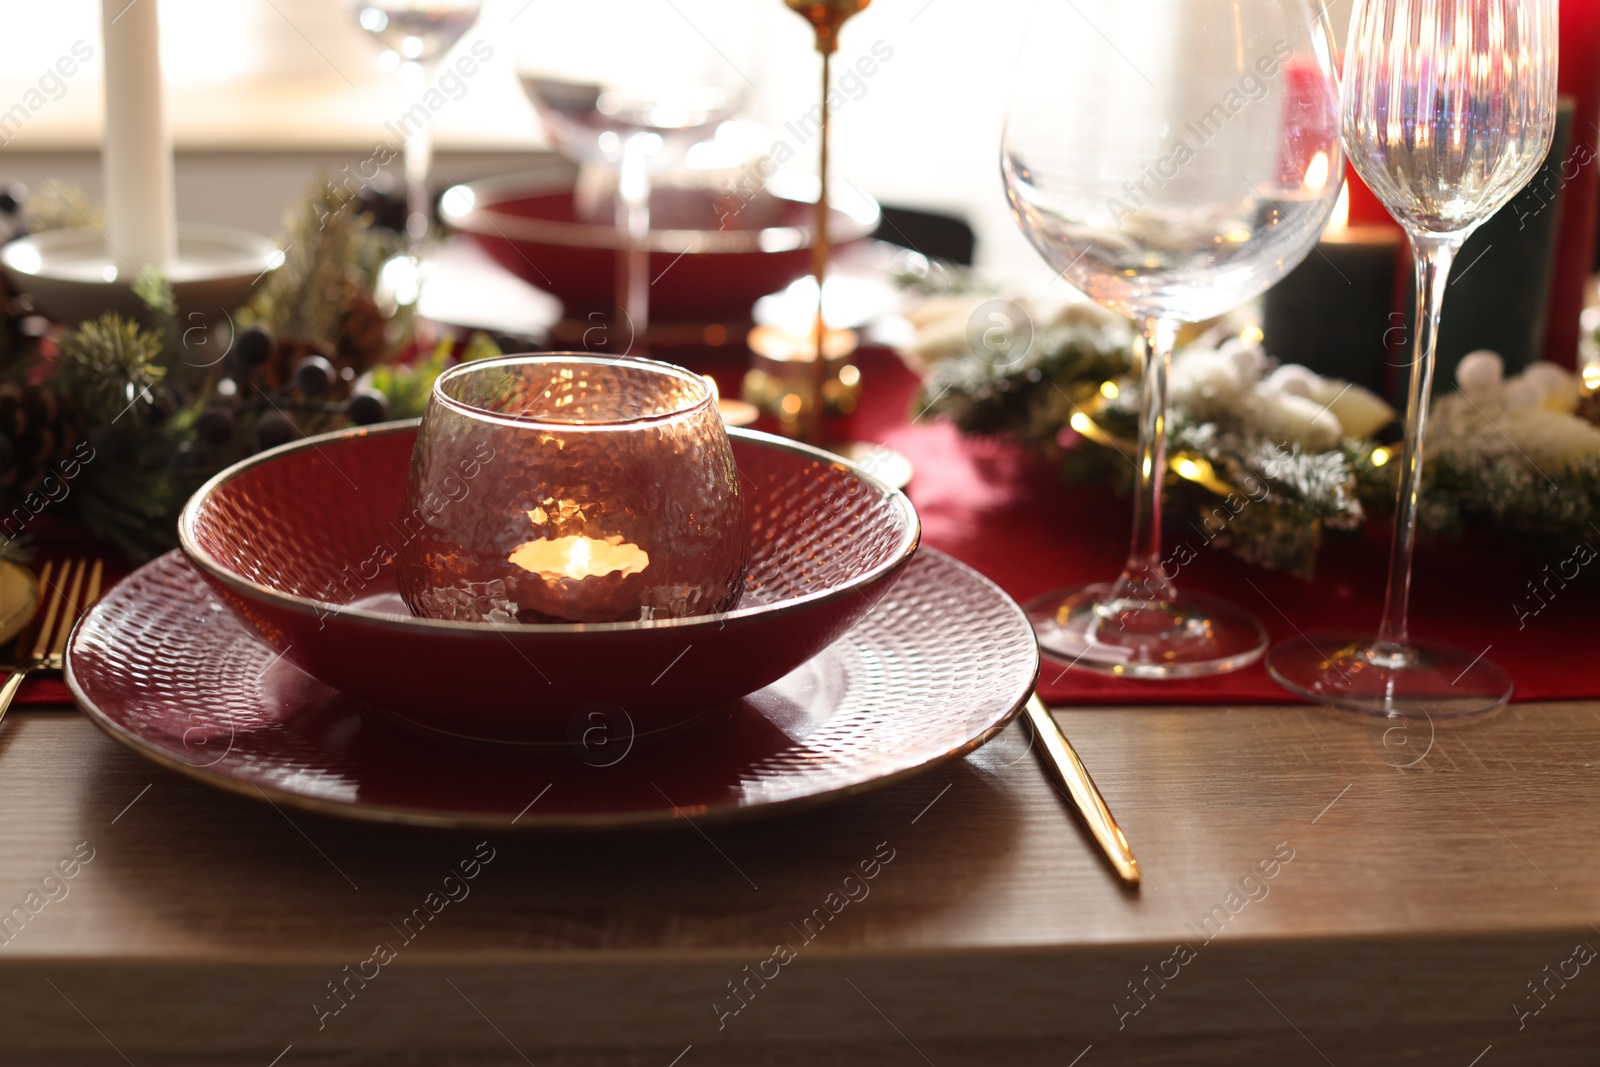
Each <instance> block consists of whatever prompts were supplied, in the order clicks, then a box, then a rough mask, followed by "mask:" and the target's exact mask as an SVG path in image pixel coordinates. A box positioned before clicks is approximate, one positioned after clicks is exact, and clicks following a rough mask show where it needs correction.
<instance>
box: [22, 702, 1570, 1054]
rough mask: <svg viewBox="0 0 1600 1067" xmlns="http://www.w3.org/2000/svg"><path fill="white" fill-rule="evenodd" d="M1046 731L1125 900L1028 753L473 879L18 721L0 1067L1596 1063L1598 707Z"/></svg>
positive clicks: (1121, 714) (1207, 718) (510, 864)
mask: <svg viewBox="0 0 1600 1067" xmlns="http://www.w3.org/2000/svg"><path fill="white" fill-rule="evenodd" d="M1058 715H1059V718H1060V720H1061V722H1062V724H1063V726H1064V727H1065V729H1066V731H1067V733H1068V735H1069V736H1071V737H1072V738H1073V740H1074V742H1075V743H1076V745H1077V747H1078V749H1079V751H1080V752H1081V753H1082V755H1083V758H1084V760H1085V761H1086V763H1087V764H1088V765H1089V767H1090V769H1091V770H1092V771H1093V772H1094V773H1095V775H1096V777H1097V779H1098V781H1099V783H1100V785H1101V787H1102V788H1103V789H1104V791H1105V794H1106V796H1107V799H1108V800H1109V802H1110V804H1111V807H1112V809H1113V810H1114V811H1115V812H1116V813H1117V815H1118V817H1119V819H1120V820H1121V822H1122V825H1123V827H1124V828H1125V829H1126V830H1127V832H1128V835H1129V837H1130V838H1131V840H1132V841H1133V843H1134V846H1135V848H1136V849H1137V851H1138V854H1139V858H1140V860H1141V861H1142V863H1143V866H1144V869H1145V871H1146V872H1147V875H1148V881H1147V882H1146V883H1145V886H1144V888H1143V890H1142V891H1141V892H1137V893H1131V892H1126V891H1124V890H1122V889H1120V888H1118V886H1117V885H1116V883H1115V882H1114V881H1113V879H1112V878H1111V876H1110V875H1109V873H1108V871H1107V868H1106V867H1105V866H1104V864H1103V862H1102V860H1101V859H1100V857H1099V856H1098V855H1097V854H1096V853H1095V852H1094V851H1093V850H1092V848H1091V845H1090V843H1089V839H1088V837H1087V835H1086V834H1085V833H1084V832H1083V831H1081V830H1080V829H1079V827H1078V824H1077V823H1076V821H1075V819H1074V817H1073V816H1072V815H1071V814H1070V812H1069V811H1068V810H1067V809H1066V807H1065V806H1064V803H1063V800H1062V798H1061V797H1060V796H1059V795H1058V794H1057V793H1056V792H1055V791H1054V790H1053V788H1052V787H1051V786H1050V785H1049V784H1047V782H1046V781H1045V779H1044V778H1043V777H1042V775H1041V772H1040V769H1039V767H1038V766H1037V764H1036V763H1035V762H1034V759H1033V756H1032V755H1031V754H1030V753H1029V752H1028V751H1027V747H1026V746H1027V740H1026V735H1025V734H1024V733H1022V732H1021V730H1020V727H1017V726H1013V727H1012V729H1011V730H1010V731H1009V732H1008V733H1007V734H1005V735H1002V737H1001V738H1000V739H999V740H997V741H996V742H994V743H993V744H991V745H990V746H988V747H987V748H986V749H984V750H982V751H980V752H978V753H976V754H975V755H973V756H972V757H970V758H968V759H966V760H963V761H959V762H956V763H954V764H950V765H947V766H944V767H941V768H939V769H937V770H935V771H933V772H931V773H929V774H928V775H926V776H924V777H922V778H920V779H918V780H915V781H913V782H910V783H908V784H905V785H902V786H898V787H896V788H893V789H888V790H885V791H882V792H879V793H875V794H870V795H867V796H863V797H859V798H855V799H852V800H849V801H846V802H844V803H840V804H837V805H835V806H833V807H830V808H827V809H825V810H821V811H817V812H814V813H810V814H804V815H799V816H795V817H792V818H788V819H784V820H781V821H776V822H757V823H751V824H749V825H742V826H729V827H708V828H705V829H704V832H699V831H697V829H695V828H691V827H689V826H684V827H682V828H681V829H680V830H677V831H675V832H665V833H638V834H615V835H596V836H577V835H571V836H550V835H546V834H525V835H515V834H512V835H497V836H495V837H493V839H492V840H490V841H489V842H488V843H487V844H483V845H480V844H479V842H480V841H481V840H482V838H481V837H479V836H464V835H458V834H448V833H437V832H425V831H414V830H404V829H398V828H396V829H389V828H380V827H371V826H363V825H356V824H348V823H342V822H337V821H332V820H326V819H322V818H318V817H314V816H310V815H304V814H300V813H295V812H285V811H279V810H275V809H274V808H273V807H271V806H268V805H267V804H264V803H254V802H251V801H249V800H245V799H240V798H236V797H233V796H229V795H224V794H221V793H217V792H213V791H211V790H209V789H206V788H204V787H202V786H199V785H196V784H193V783H191V782H189V781H187V780H184V779H181V778H179V777H176V776H174V775H172V774H170V773H168V772H166V771H163V770H160V769H158V768H156V767H154V766H152V765H148V764H146V763H145V762H144V761H142V760H141V759H139V758H138V757H137V756H134V755H132V754H130V753H128V752H126V751H125V750H123V749H122V748H120V747H119V746H118V745H116V744H115V743H114V742H112V741H111V740H109V739H108V738H106V737H104V736H102V735H101V734H100V733H99V731H97V730H96V729H95V728H94V727H93V726H91V725H90V724H89V723H88V722H87V721H85V720H84V719H82V718H81V717H79V716H77V715H74V714H64V713H60V712H52V711H23V712H16V713H13V715H12V716H11V717H10V718H8V719H7V720H6V722H5V724H4V727H3V729H0V919H4V918H5V912H8V911H10V909H13V908H19V907H20V908H22V909H23V910H22V918H21V919H20V920H19V919H18V918H17V916H16V914H15V913H12V915H11V918H10V925H9V926H4V925H0V993H3V1002H4V1004H5V1005H6V1020H7V1021H6V1025H5V1028H4V1032H3V1036H0V1062H3V1063H5V1064H7V1065H10V1064H53V1065H72V1064H84V1065H89V1064H96V1065H98V1064H120V1063H123V1062H127V1063H131V1064H134V1065H137V1067H151V1065H159V1064H184V1065H191V1064H192V1065H196V1067H199V1065H206V1067H231V1065H235V1064H238V1065H249V1067H268V1065H272V1064H276V1065H278V1067H299V1065H304V1064H315V1065H330V1064H365V1063H384V1064H395V1065H417V1067H421V1065H429V1067H439V1065H446V1064H469V1063H470V1064H474V1065H477V1067H491V1065H500V1064H508V1065H519V1064H528V1063H534V1064H538V1065H539V1067H552V1065H563V1064H603V1065H618V1067H620V1065H624V1064H628V1065H647V1067H669V1065H673V1064H677V1065H678V1067H703V1065H709V1064H739V1065H748V1064H782V1065H788V1064H811V1063H821V1064H873V1065H893V1064H923V1063H930V1064H935V1065H937V1067H953V1065H959V1064H974V1065H1002V1067H1015V1065H1027V1064H1050V1065H1055V1067H1069V1065H1080V1067H1096V1065H1100V1064H1143V1063H1152V1064H1154V1063H1162V1064H1212V1063H1215V1064H1254V1063H1259V1064H1320V1063H1324V1062H1326V1063H1330V1064H1336V1065H1339V1067H1345V1065H1353V1064H1377V1063H1385V1064H1388V1063H1416V1064H1444V1065H1453V1067H1469V1065H1476V1067H1510V1065H1532V1064H1557V1063H1561V1064H1568V1063H1570V1064H1580V1063H1584V1064H1593V1063H1595V1062H1597V1061H1600V963H1597V962H1591V960H1592V958H1593V956H1594V949H1596V948H1600V928H1597V925H1596V924H1597V923H1600V849H1597V843H1600V788H1597V784H1600V704H1595V703H1562V704H1543V705H1520V706H1515V707H1513V708H1512V709H1510V710H1509V711H1508V712H1506V713H1505V714H1503V715H1502V716H1500V717H1499V718H1497V719H1493V720H1491V721H1488V722H1485V723H1481V724H1478V725H1476V726H1473V727H1470V728H1467V729H1459V730H1455V731H1443V730H1441V731H1440V732H1439V733H1438V735H1437V736H1435V737H1432V738H1431V739H1430V737H1429V731H1428V730H1427V728H1426V726H1424V727H1421V728H1413V729H1412V730H1410V731H1409V732H1407V731H1403V730H1395V731H1390V732H1388V733H1387V734H1386V733H1385V732H1384V731H1383V730H1381V729H1379V728H1376V727H1370V726H1365V725H1356V724H1351V723H1347V722H1345V721H1342V720H1337V719H1334V718H1331V717H1328V716H1326V715H1324V714H1321V713H1318V712H1314V711H1310V710H1306V709H1301V708H1248V709H1221V708H1199V709H1189V708H1145V709H1120V710H1103V709H1073V710H1067V711H1062V712H1059V713H1058ZM875 856H876V858H877V859H878V861H879V863H878V866H877V867H876V868H873V867H872V865H871V863H868V869H871V870H874V871H875V874H876V877H874V878H873V879H871V880H870V881H866V880H862V879H860V878H859V876H858V877H857V878H855V879H850V878H849V876H850V875H851V874H852V872H859V870H860V865H861V864H862V863H863V862H864V861H871V860H873V859H874V857H875ZM82 857H91V858H88V859H87V860H86V861H85V860H84V859H83V858H82ZM483 857H489V858H488V859H487V861H486V862H485V861H484V860H483ZM885 857H890V858H888V859H887V862H883V861H884V859H885ZM474 858H477V859H478V861H479V862H478V865H477V867H476V868H475V869H474V868H473V867H472V861H473V860H474ZM62 861H67V863H66V866H67V869H69V870H72V871H73V872H74V876H73V877H71V878H70V879H63V878H61V877H60V869H61V868H60V864H61V863H62ZM462 861H467V862H468V869H469V870H473V873H474V874H475V875H476V876H475V877H474V878H472V879H471V880H470V881H468V880H463V879H461V878H460V877H459V873H460V872H459V869H458V868H459V864H460V863H461V862H462ZM74 862H76V866H74ZM52 872H56V873H55V876H54V877H53V878H51V879H50V880H49V881H48V882H46V881H45V878H46V876H47V875H50V874H51V873H52ZM452 872H456V873H457V878H456V879H455V880H453V881H447V876H450V875H451V874H452ZM1268 874H1270V877H1268V876H1267V875H1268ZM47 891H48V892H47ZM30 892H38V893H39V895H38V896H35V897H31V898H30V897H29V894H30ZM430 894H435V895H434V896H431V897H430ZM830 894H833V895H832V896H830ZM52 898H54V899H52ZM852 898H854V899H852ZM30 904H31V905H32V906H34V908H35V909H36V913H30V912H29V910H28V909H29V905H30ZM435 912H437V913H436V914H435ZM835 912H837V913H836V914H835ZM408 916H411V919H410V922H409V923H407V922H406V920H407V917H408ZM419 916H420V917H419ZM808 917H809V922H808V921H807V920H808ZM380 944H384V945H386V947H387V951H386V952H381V953H376V954H375V949H376V948H377V947H378V946H379V945H380ZM780 945H785V946H786V948H787V950H788V951H786V952H780V953H777V954H776V956H775V949H776V948H777V947H778V946H780ZM347 968H348V969H347ZM747 968H748V969H747ZM1563 975H1565V977H1563ZM363 976H365V977H363ZM730 983H732V985H730ZM1530 983H1533V985H1531V986H1530ZM335 987H338V990H339V991H338V995H337V997H336V996H335V993H334V992H333V991H334V989H335ZM1535 987H1537V988H1538V989H1539V990H1540V993H1539V996H1540V998H1541V999H1535V994H1534V993H1533V992H1532V989H1533V988H1535ZM734 988H737V990H738V994H739V995H738V997H737V998H736V997H735V995H734V993H733V992H732V990H733V989H734ZM335 1009H337V1010H335ZM1536 1009H1537V1010H1536ZM1519 1011H1520V1012H1522V1013H1523V1014H1522V1015H1521V1017H1520V1018H1519Z"/></svg>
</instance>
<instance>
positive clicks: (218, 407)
mask: <svg viewBox="0 0 1600 1067" xmlns="http://www.w3.org/2000/svg"><path fill="white" fill-rule="evenodd" d="M233 428H234V418H233V412H232V411H231V410H229V409H228V408H227V407H225V406H223V405H222V404H212V405H211V406H209V407H207V408H206V409H205V410H204V411H202V412H201V413H200V414H199V416H198V417H197V418H196V419H195V420H194V435H195V436H196V437H198V438H199V439H200V440H201V442H202V443H204V444H208V445H210V446H211V447H212V448H220V447H222V446H223V445H225V444H227V443H228V442H229V441H231V440H233Z"/></svg>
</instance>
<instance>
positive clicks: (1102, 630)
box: [1026, 583, 1267, 679]
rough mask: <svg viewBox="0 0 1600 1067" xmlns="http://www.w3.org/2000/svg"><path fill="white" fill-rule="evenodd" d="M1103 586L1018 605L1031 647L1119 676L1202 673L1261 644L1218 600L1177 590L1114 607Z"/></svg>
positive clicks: (1248, 624) (1257, 633)
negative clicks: (1157, 599)
mask: <svg viewBox="0 0 1600 1067" xmlns="http://www.w3.org/2000/svg"><path fill="white" fill-rule="evenodd" d="M1110 593H1111V586H1110V585H1109V584H1106V583H1101V584H1098V585H1087V586H1084V587H1083V588H1081V589H1074V590H1064V591H1057V592H1053V593H1046V594H1044V595H1043V596H1040V597H1037V598H1035V599H1034V600H1031V601H1029V602H1028V604H1027V605H1026V610H1027V613H1028V618H1029V620H1030V621H1031V622H1032V623H1033V630H1034V633H1035V634H1037V635H1038V638H1039V648H1040V650H1041V651H1043V652H1044V653H1045V654H1047V655H1049V656H1051V657H1052V658H1055V659H1059V660H1065V661H1066V662H1067V664H1068V665H1069V666H1070V667H1073V668H1081V669H1083V670H1088V671H1094V672H1096V673H1098V674H1109V675H1114V676H1116V677H1119V678H1153V679H1161V678H1203V677H1206V676H1208V675H1213V674H1225V673H1227V672H1228V671H1236V670H1238V669H1239V668H1240V667H1246V666H1249V665H1250V664H1251V663H1254V662H1255V661H1256V660H1258V659H1260V658H1261V654H1262V653H1263V652H1264V651H1266V648H1267V632H1266V631H1265V630H1264V629H1262V628H1261V624H1260V623H1259V622H1257V621H1256V620H1255V617H1254V616H1252V615H1250V614H1248V613H1247V612H1244V611H1242V610H1240V609H1239V608H1236V607H1234V606H1233V605H1231V604H1228V603H1226V602H1225V601H1220V600H1213V599H1211V598H1210V597H1199V596H1189V595H1186V594H1181V593H1180V594H1179V595H1178V597H1177V598H1176V599H1175V600H1173V601H1172V602H1170V603H1167V604H1149V605H1139V604H1137V602H1132V603H1134V604H1136V605H1137V606H1136V607H1134V608H1132V609H1131V610H1123V611H1115V610H1111V609H1110V608H1108V607H1106V606H1105V605H1104V604H1103V603H1102V602H1103V601H1105V600H1106V599H1107V598H1108V597H1109V596H1110Z"/></svg>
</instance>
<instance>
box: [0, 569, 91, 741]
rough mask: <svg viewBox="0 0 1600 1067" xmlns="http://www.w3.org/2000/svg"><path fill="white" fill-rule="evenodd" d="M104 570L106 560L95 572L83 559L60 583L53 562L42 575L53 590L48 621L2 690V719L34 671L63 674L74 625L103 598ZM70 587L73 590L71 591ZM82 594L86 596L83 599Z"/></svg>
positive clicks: (43, 582)
mask: <svg viewBox="0 0 1600 1067" xmlns="http://www.w3.org/2000/svg"><path fill="white" fill-rule="evenodd" d="M103 567H104V561H103V560H98V559H97V560H95V561H94V566H93V568H92V569H91V567H90V566H89V561H88V560H86V559H80V560H78V561H76V563H73V562H68V563H65V564H63V565H62V567H61V569H60V571H59V572H58V573H57V574H56V580H55V581H51V580H50V568H51V564H50V563H49V562H47V563H45V565H44V569H43V570H41V571H40V572H39V584H40V585H42V586H44V587H45V588H46V589H48V590H50V596H49V598H48V600H47V601H46V604H45V609H44V621H43V622H41V623H40V624H39V634H38V636H37V637H36V638H35V639H34V642H33V654H32V655H30V656H29V657H28V658H27V659H25V660H22V661H21V662H20V663H18V664H17V667H16V669H15V670H13V671H12V672H11V677H9V678H7V679H6V684H5V688H3V689H0V719H4V718H5V714H6V711H7V710H9V709H10V707H11V701H12V698H14V697H15V696H16V695H17V690H18V689H21V688H22V680H23V679H24V678H26V677H27V676H28V675H29V674H30V673H31V672H33V671H59V670H60V669H61V668H62V666H63V664H64V662H65V659H66V651H67V637H68V635H70V634H71V633H72V627H73V624H74V623H76V622H77V621H78V617H79V616H80V615H82V614H83V613H84V612H85V611H86V610H88V608H89V607H90V605H92V604H93V603H94V602H95V601H96V600H99V599H100V578H101V572H102V570H103ZM85 574H87V575H88V577H89V587H88V588H87V589H84V587H83V579H84V575H85ZM69 585H70V587H71V588H70V591H69V589H68V587H69ZM79 593H82V594H83V596H82V597H79V595H78V594H79Z"/></svg>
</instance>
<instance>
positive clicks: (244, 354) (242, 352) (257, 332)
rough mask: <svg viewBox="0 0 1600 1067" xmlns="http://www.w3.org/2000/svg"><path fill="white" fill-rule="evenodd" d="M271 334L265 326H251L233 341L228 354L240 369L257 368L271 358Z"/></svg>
mask: <svg viewBox="0 0 1600 1067" xmlns="http://www.w3.org/2000/svg"><path fill="white" fill-rule="evenodd" d="M272 349H273V343H272V334H270V333H268V332H267V328H266V327H265V326H252V327H250V328H249V329H247V330H244V331H243V332H241V333H240V334H239V336H238V337H236V338H235V339H234V342H233V351H232V352H230V353H229V355H231V356H232V357H233V358H234V359H235V360H236V361H237V362H238V364H239V366H241V367H259V366H261V365H262V364H263V363H265V362H266V361H267V360H269V359H271V358H272Z"/></svg>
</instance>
